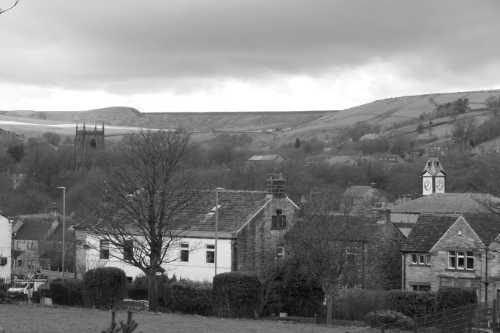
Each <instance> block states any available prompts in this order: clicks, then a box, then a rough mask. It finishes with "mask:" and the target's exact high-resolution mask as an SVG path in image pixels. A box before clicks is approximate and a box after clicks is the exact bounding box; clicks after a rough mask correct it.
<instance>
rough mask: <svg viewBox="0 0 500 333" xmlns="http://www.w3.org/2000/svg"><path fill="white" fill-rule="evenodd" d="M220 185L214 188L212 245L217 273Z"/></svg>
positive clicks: (215, 271)
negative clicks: (213, 235)
mask: <svg viewBox="0 0 500 333" xmlns="http://www.w3.org/2000/svg"><path fill="white" fill-rule="evenodd" d="M223 190H224V189H223V188H222V187H217V188H216V189H215V245H214V273H215V275H217V256H218V252H219V251H217V242H218V240H219V191H223Z"/></svg>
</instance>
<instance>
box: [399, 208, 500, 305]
mask: <svg viewBox="0 0 500 333" xmlns="http://www.w3.org/2000/svg"><path fill="white" fill-rule="evenodd" d="M402 261H403V263H404V265H403V271H402V284H403V289H405V290H414V291H421V290H422V291H424V290H433V291H436V290H438V289H439V288H441V287H468V288H473V289H475V290H476V293H477V295H478V298H479V300H480V301H482V302H488V301H491V300H493V299H496V298H498V297H499V296H500V216H499V215H497V214H491V213H487V214H485V213H475V214H472V213H466V214H449V215H443V214H438V215H432V214H425V215H421V216H419V218H418V219H417V222H416V223H415V226H414V228H413V229H412V230H411V232H410V234H409V235H408V239H407V240H405V241H404V243H403V246H402Z"/></svg>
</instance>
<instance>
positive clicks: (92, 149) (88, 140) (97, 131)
mask: <svg viewBox="0 0 500 333" xmlns="http://www.w3.org/2000/svg"><path fill="white" fill-rule="evenodd" d="M103 150H104V123H103V124H102V126H101V127H98V126H97V124H94V126H86V125H85V123H83V125H82V126H81V127H79V126H78V125H76V132H75V167H76V168H82V167H90V165H91V164H92V163H93V162H94V160H95V154H96V153H97V152H100V151H103Z"/></svg>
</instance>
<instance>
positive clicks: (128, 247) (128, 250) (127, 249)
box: [122, 239, 134, 261]
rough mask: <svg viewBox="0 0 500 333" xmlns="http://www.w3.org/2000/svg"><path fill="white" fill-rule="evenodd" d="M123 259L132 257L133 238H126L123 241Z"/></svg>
mask: <svg viewBox="0 0 500 333" xmlns="http://www.w3.org/2000/svg"><path fill="white" fill-rule="evenodd" d="M122 255H123V260H128V261H131V260H133V259H134V240H133V239H127V240H125V241H124V242H123V253H122Z"/></svg>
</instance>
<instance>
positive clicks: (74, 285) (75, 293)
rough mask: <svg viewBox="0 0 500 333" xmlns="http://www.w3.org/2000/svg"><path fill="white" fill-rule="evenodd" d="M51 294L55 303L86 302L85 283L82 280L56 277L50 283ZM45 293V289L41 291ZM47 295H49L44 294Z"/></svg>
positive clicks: (73, 303)
mask: <svg viewBox="0 0 500 333" xmlns="http://www.w3.org/2000/svg"><path fill="white" fill-rule="evenodd" d="M48 291H49V295H50V297H51V298H52V302H53V303H54V304H60V305H70V306H82V305H84V304H85V302H84V296H83V294H84V285H83V281H82V280H77V279H65V280H62V279H56V280H54V281H52V282H51V283H50V285H49V290H48ZM41 292H42V293H44V291H41ZM42 296H47V295H45V294H44V295H42Z"/></svg>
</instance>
